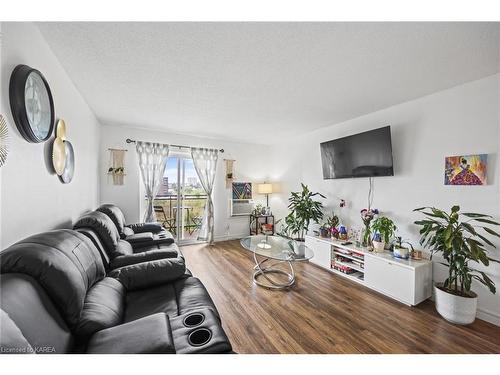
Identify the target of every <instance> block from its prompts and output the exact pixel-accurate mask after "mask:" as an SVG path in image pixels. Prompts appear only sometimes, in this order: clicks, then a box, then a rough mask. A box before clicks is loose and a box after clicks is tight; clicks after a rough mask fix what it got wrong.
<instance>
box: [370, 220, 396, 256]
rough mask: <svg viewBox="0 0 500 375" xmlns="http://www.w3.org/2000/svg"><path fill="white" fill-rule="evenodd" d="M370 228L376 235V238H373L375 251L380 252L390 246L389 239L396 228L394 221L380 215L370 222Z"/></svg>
mask: <svg viewBox="0 0 500 375" xmlns="http://www.w3.org/2000/svg"><path fill="white" fill-rule="evenodd" d="M371 230H372V231H373V233H375V234H377V233H378V234H379V235H380V236H377V240H375V238H374V239H373V248H374V249H375V251H378V252H381V251H384V249H387V248H388V246H390V241H391V239H392V237H393V236H394V231H395V230H396V225H395V224H394V222H393V221H392V220H391V219H389V218H388V217H385V216H380V217H378V218H376V219H375V220H374V221H373V223H372V224H371Z"/></svg>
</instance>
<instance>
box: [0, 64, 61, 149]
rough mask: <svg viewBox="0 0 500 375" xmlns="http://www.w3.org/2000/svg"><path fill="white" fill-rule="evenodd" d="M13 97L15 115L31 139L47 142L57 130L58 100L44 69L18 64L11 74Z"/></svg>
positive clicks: (10, 92) (28, 139)
mask: <svg viewBox="0 0 500 375" xmlns="http://www.w3.org/2000/svg"><path fill="white" fill-rule="evenodd" d="M9 99H10V109H11V111H12V117H13V118H14V122H15V123H16V127H17V129H18V130H19V132H20V133H21V135H22V136H23V137H24V139H26V140H27V141H28V142H33V143H40V142H44V141H46V140H47V139H49V137H50V136H51V134H52V131H53V130H54V120H55V114H54V101H53V99H52V93H51V91H50V87H49V84H48V83H47V81H46V80H45V78H44V76H43V75H42V73H40V72H39V71H38V70H36V69H33V68H31V67H29V66H27V65H18V66H17V67H16V68H15V69H14V71H13V72H12V75H11V77H10V84H9Z"/></svg>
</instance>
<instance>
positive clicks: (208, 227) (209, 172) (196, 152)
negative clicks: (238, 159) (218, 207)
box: [191, 148, 219, 244]
mask: <svg viewBox="0 0 500 375" xmlns="http://www.w3.org/2000/svg"><path fill="white" fill-rule="evenodd" d="M191 157H192V158H193V164H194V169H195V170H196V173H198V177H199V179H200V183H201V186H202V187H203V189H204V190H205V193H206V194H207V204H206V205H205V212H204V214H203V221H202V224H201V229H200V232H199V234H198V240H199V241H207V242H208V243H209V244H212V243H213V242H214V203H213V200H212V191H213V189H214V181H215V171H216V169H217V159H218V157H219V151H218V150H213V149H207V148H191Z"/></svg>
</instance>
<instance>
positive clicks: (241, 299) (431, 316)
mask: <svg viewBox="0 0 500 375" xmlns="http://www.w3.org/2000/svg"><path fill="white" fill-rule="evenodd" d="M183 252H184V254H185V256H186V261H187V265H188V267H189V268H190V270H191V271H192V272H193V275H194V276H196V277H198V278H199V279H201V280H202V282H203V283H204V284H205V286H206V287H207V289H208V291H209V293H210V295H211V296H212V298H213V299H214V302H215V304H216V306H217V308H218V310H219V312H220V314H221V317H222V322H223V326H224V329H225V331H226V333H227V334H228V336H229V339H230V340H231V343H232V345H233V349H234V350H235V351H236V352H238V353H500V327H497V326H495V325H492V324H490V323H487V322H484V321H481V320H476V322H475V323H474V324H472V325H470V326H466V327H463V326H456V325H452V324H450V323H448V322H446V321H445V320H443V319H442V318H440V317H439V316H438V314H437V313H436V312H435V310H434V305H433V303H432V302H430V301H426V302H424V303H422V304H420V305H419V306H418V307H408V306H405V305H403V304H400V303H398V302H395V301H393V300H391V299H389V298H387V297H384V296H383V295H381V294H378V293H376V292H373V291H371V290H369V289H367V288H365V287H363V286H361V285H357V284H355V283H353V282H350V281H349V280H346V279H344V278H342V277H340V276H337V275H334V274H331V273H330V272H328V271H325V270H322V269H320V268H318V267H316V266H314V265H312V264H309V263H296V264H295V271H296V274H297V282H296V285H295V286H294V288H292V289H290V290H287V291H273V290H268V289H264V288H261V287H258V286H257V285H255V284H253V282H252V271H253V270H252V268H253V266H254V262H253V257H252V254H251V253H250V252H249V251H247V250H244V249H243V248H241V246H240V243H239V241H226V242H219V243H216V244H215V245H214V246H207V245H193V246H186V247H183Z"/></svg>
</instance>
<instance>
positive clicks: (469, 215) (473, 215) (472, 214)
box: [462, 212, 492, 218]
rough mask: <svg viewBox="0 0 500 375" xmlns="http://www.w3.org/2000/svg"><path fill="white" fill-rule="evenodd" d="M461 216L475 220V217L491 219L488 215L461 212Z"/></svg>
mask: <svg viewBox="0 0 500 375" xmlns="http://www.w3.org/2000/svg"><path fill="white" fill-rule="evenodd" d="M462 215H464V216H467V217H470V218H476V217H490V218H491V217H492V216H490V215H484V214H476V213H474V212H462Z"/></svg>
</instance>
